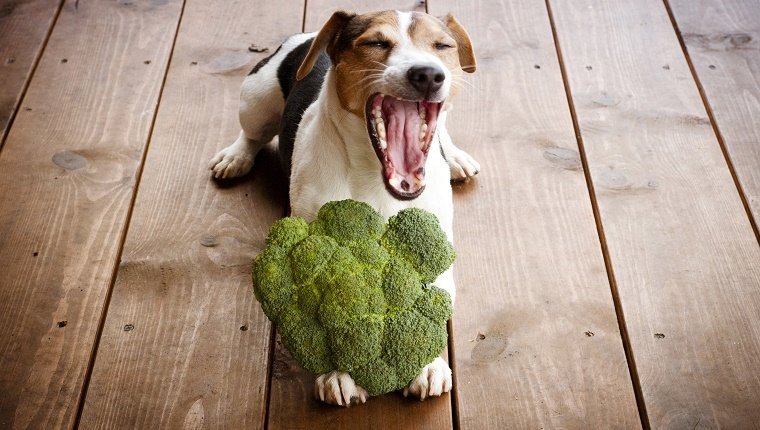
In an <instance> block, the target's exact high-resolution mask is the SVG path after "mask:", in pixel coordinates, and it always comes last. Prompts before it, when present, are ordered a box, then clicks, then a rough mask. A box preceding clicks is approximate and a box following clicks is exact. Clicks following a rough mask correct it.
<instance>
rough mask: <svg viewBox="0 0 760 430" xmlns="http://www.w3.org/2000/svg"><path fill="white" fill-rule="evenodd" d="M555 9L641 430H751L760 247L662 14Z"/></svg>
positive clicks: (757, 362)
mask: <svg viewBox="0 0 760 430" xmlns="http://www.w3.org/2000/svg"><path fill="white" fill-rule="evenodd" d="M550 3H551V7H552V9H553V14H554V20H555V23H556V28H557V33H558V36H559V44H560V48H561V50H562V55H563V58H564V63H565V66H566V70H567V77H568V80H569V84H570V90H571V93H572V97H573V101H574V104H575V110H576V113H577V118H578V122H579V124H580V132H581V134H582V137H583V141H584V144H585V148H586V155H587V157H588V161H589V166H590V171H591V175H592V177H593V183H594V187H595V190H596V195H595V197H596V201H597V202H598V206H599V212H600V215H601V220H602V223H603V225H604V233H605V237H606V243H607V246H608V249H609V256H610V259H611V262H612V266H613V269H614V273H615V279H616V282H617V289H618V291H619V293H620V301H621V302H622V309H623V313H624V315H625V320H626V323H627V327H628V334H629V337H630V340H631V345H632V350H633V355H634V357H635V361H636V365H637V370H638V373H639V376H640V380H641V388H642V392H643V397H644V400H645V405H646V410H647V412H648V420H649V423H650V424H651V426H652V427H653V428H678V429H681V428H717V427H722V428H751V427H754V426H756V425H757V423H758V421H760V409H758V408H757V404H758V393H759V392H760V376H758V375H760V336H759V335H760V332H759V331H758V324H757V321H758V318H760V248H759V247H758V243H757V241H756V240H755V237H754V235H753V232H752V229H751V226H750V223H749V220H748V217H747V214H746V212H745V209H744V207H743V206H742V202H741V199H740V197H739V194H738V191H737V189H736V187H735V185H734V182H733V180H732V177H731V174H730V172H729V169H728V167H727V165H726V163H725V160H724V157H723V154H722V152H721V148H720V146H719V144H718V142H717V140H716V137H715V134H714V131H713V128H712V126H711V124H710V121H709V119H708V117H707V114H706V111H705V107H704V105H703V103H702V100H701V99H700V95H699V92H698V90H697V86H696V85H695V82H694V80H693V79H692V75H691V72H690V70H689V68H688V65H687V63H686V60H685V58H684V55H683V52H682V50H681V47H680V46H679V42H678V39H677V37H676V33H675V32H674V29H673V26H672V24H671V22H670V19H669V17H668V14H667V11H666V9H665V6H664V4H663V3H662V2H661V1H659V0H642V1H637V2H630V1H626V0H581V1H578V0H551V2H550ZM689 7H694V5H693V4H691V3H690V5H689Z"/></svg>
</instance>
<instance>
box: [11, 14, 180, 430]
mask: <svg viewBox="0 0 760 430" xmlns="http://www.w3.org/2000/svg"><path fill="white" fill-rule="evenodd" d="M180 6H181V4H180V3H179V2H178V1H170V2H167V1H156V2H146V3H139V4H132V3H121V2H79V6H78V8H77V7H75V2H74V1H70V2H67V3H66V4H65V5H64V6H63V9H62V11H61V13H60V16H59V18H58V21H57V24H56V26H55V28H54V29H53V31H52V34H51V36H50V39H49V42H48V44H47V47H46V49H45V52H44V54H43V55H42V58H41V60H40V63H39V66H38V67H37V70H36V73H35V75H34V77H33V79H32V82H31V84H30V86H29V88H28V91H27V93H26V96H25V98H24V102H23V104H22V106H21V109H20V110H19V112H18V115H17V117H16V120H15V122H14V124H13V127H12V129H11V130H10V133H9V134H8V138H7V140H6V144H5V146H4V148H3V150H2V152H1V153H0V190H2V191H0V274H1V275H0V393H2V395H0V427H3V428H9V427H16V428H27V427H29V428H61V427H64V428H65V427H70V426H71V425H72V423H73V422H74V420H75V416H76V413H77V406H78V401H79V399H80V393H81V390H82V386H83V382H84V380H85V374H86V371H87V368H88V363H89V361H90V356H91V353H92V351H93V345H94V342H95V338H96V336H97V332H98V325H99V323H100V321H101V314H102V311H103V305H104V302H105V299H106V296H107V292H108V289H109V287H110V285H111V282H112V275H113V271H114V267H115V265H116V260H117V258H118V254H119V250H120V248H121V243H122V237H123V232H124V229H125V226H126V221H127V214H128V212H129V209H130V206H131V203H132V196H133V193H134V187H135V182H136V175H137V172H138V170H139V166H140V163H141V159H142V154H143V150H144V148H145V144H146V142H147V139H148V134H149V130H150V126H151V123H152V119H153V115H154V110H155V107H156V103H157V101H158V98H159V93H160V90H161V85H162V81H163V77H164V72H165V69H166V64H167V62H168V58H169V53H170V50H171V47H172V42H173V39H174V35H175V31H176V27H177V22H178V19H179V14H180V9H181V8H180ZM42 25H44V22H43V23H42ZM63 59H67V62H63V61H62V60H63Z"/></svg>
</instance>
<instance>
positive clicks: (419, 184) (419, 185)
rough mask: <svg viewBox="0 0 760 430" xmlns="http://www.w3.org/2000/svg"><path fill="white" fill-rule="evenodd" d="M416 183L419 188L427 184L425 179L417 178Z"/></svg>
mask: <svg viewBox="0 0 760 430" xmlns="http://www.w3.org/2000/svg"><path fill="white" fill-rule="evenodd" d="M414 183H415V184H416V185H417V188H422V187H424V186H425V180H424V179H419V178H417V179H415V180H414Z"/></svg>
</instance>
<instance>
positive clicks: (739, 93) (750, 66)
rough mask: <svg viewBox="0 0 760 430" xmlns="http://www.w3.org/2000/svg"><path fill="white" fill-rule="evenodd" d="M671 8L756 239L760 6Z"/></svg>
mask: <svg viewBox="0 0 760 430" xmlns="http://www.w3.org/2000/svg"><path fill="white" fill-rule="evenodd" d="M669 3H670V7H671V9H672V11H673V15H674V18H675V20H676V23H677V25H678V28H679V29H680V31H681V35H682V38H683V41H684V43H685V45H686V47H687V48H688V53H689V57H690V58H691V62H692V64H693V66H694V70H695V71H696V73H697V75H698V77H699V81H700V83H701V86H702V88H703V90H704V94H705V96H706V97H707V102H708V105H709V107H710V108H711V110H712V114H713V117H714V119H715V125H716V129H717V130H718V131H719V133H720V136H721V138H722V139H723V142H724V144H725V147H726V150H727V151H728V155H729V158H730V160H731V163H732V164H733V167H734V170H735V172H736V177H737V179H738V182H739V184H740V186H741V189H742V191H743V193H744V195H745V197H746V201H747V203H748V205H749V208H750V212H751V214H752V217H753V220H754V224H755V226H754V227H755V234H756V235H757V234H758V231H757V225H758V223H760V121H759V120H758V118H759V117H760V1H758V0H730V1H727V0H697V1H683V0H670V2H669ZM758 240H760V237H758Z"/></svg>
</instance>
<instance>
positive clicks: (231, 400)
mask: <svg viewBox="0 0 760 430" xmlns="http://www.w3.org/2000/svg"><path fill="white" fill-rule="evenodd" d="M302 7H303V6H302V5H301V6H297V7H289V8H283V7H282V6H281V5H278V4H275V3H272V2H266V1H258V2H256V3H255V4H250V3H246V2H241V3H229V2H226V1H223V0H216V1H207V0H191V1H188V2H186V5H185V10H184V14H183V17H182V25H181V28H180V31H179V34H178V38H177V43H176V47H175V50H174V55H173V57H172V62H171V67H170V69H169V73H168V75H167V83H166V86H165V88H164V93H163V96H162V99H161V106H160V109H159V113H158V116H157V119H156V125H155V129H154V133H153V137H152V139H151V146H150V150H149V152H148V155H147V159H146V163H145V169H144V173H143V176H142V180H141V182H140V191H139V195H138V198H137V201H136V202H135V208H134V213H133V216H132V220H131V223H130V227H129V234H128V236H127V239H126V242H125V245H124V253H123V256H122V261H121V264H120V266H119V271H118V275H117V279H116V283H115V286H114V291H113V297H112V300H111V304H110V306H109V309H108V315H107V318H106V322H105V326H104V329H103V335H102V338H101V341H100V347H99V349H98V352H97V358H96V361H95V367H94V370H93V375H92V380H91V384H90V386H89V389H88V392H87V398H86V400H85V407H84V410H83V413H82V419H81V426H82V427H84V428H91V427H100V428H113V427H123V428H162V427H166V428H200V427H204V428H205V427H210V428H263V426H264V416H265V411H266V396H267V373H268V361H269V360H268V359H269V355H270V335H271V326H270V324H269V322H268V321H267V319H266V317H265V316H264V314H263V313H262V312H261V309H260V307H259V305H258V304H257V303H256V300H255V298H254V297H253V293H252V289H251V274H250V264H251V259H252V257H253V256H254V255H256V254H258V253H259V252H260V251H261V250H262V249H263V247H264V238H265V237H266V234H267V231H268V228H269V226H270V225H271V224H272V223H273V222H274V221H275V220H276V219H277V218H279V217H281V216H282V214H283V213H284V211H285V206H286V199H285V193H284V191H285V190H286V186H285V184H284V183H283V182H282V174H281V173H279V172H277V171H276V170H273V169H271V168H267V166H270V167H271V166H277V165H278V163H277V161H276V159H274V158H273V157H272V156H271V154H269V153H266V152H265V153H264V155H265V156H264V158H263V159H262V158H261V157H260V158H259V159H258V160H257V165H256V167H255V168H254V173H253V174H252V175H250V176H248V177H245V178H243V179H242V180H239V181H235V182H233V184H234V185H235V186H234V187H227V186H222V187H219V186H217V184H216V183H215V182H214V181H212V180H211V179H210V175H209V172H208V170H207V169H208V167H207V166H208V161H209V160H210V159H211V157H212V156H213V155H214V154H215V153H216V152H217V151H219V150H220V149H222V148H223V147H225V146H227V145H229V144H230V143H231V142H232V141H233V140H234V139H235V137H236V136H237V134H238V132H239V130H240V124H239V121H238V106H239V100H240V85H241V83H242V81H243V77H244V76H245V75H246V74H247V73H248V72H249V71H250V69H251V67H252V66H253V64H255V63H257V62H258V61H259V60H261V59H262V58H263V57H264V56H266V55H269V54H268V53H252V52H250V51H249V49H248V47H249V46H251V45H256V46H258V47H265V48H268V49H269V51H270V53H271V52H273V51H274V49H275V48H276V47H277V46H278V45H279V44H280V43H281V42H282V40H284V39H285V37H286V36H287V35H288V34H290V33H294V32H297V31H299V30H300V28H301V23H302V19H303V9H302ZM267 154H269V155H270V156H269V157H268V158H267V157H266V155H267ZM278 179H279V180H280V182H278ZM223 185H225V184H223ZM226 185H230V184H226ZM127 329H130V330H129V331H127Z"/></svg>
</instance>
